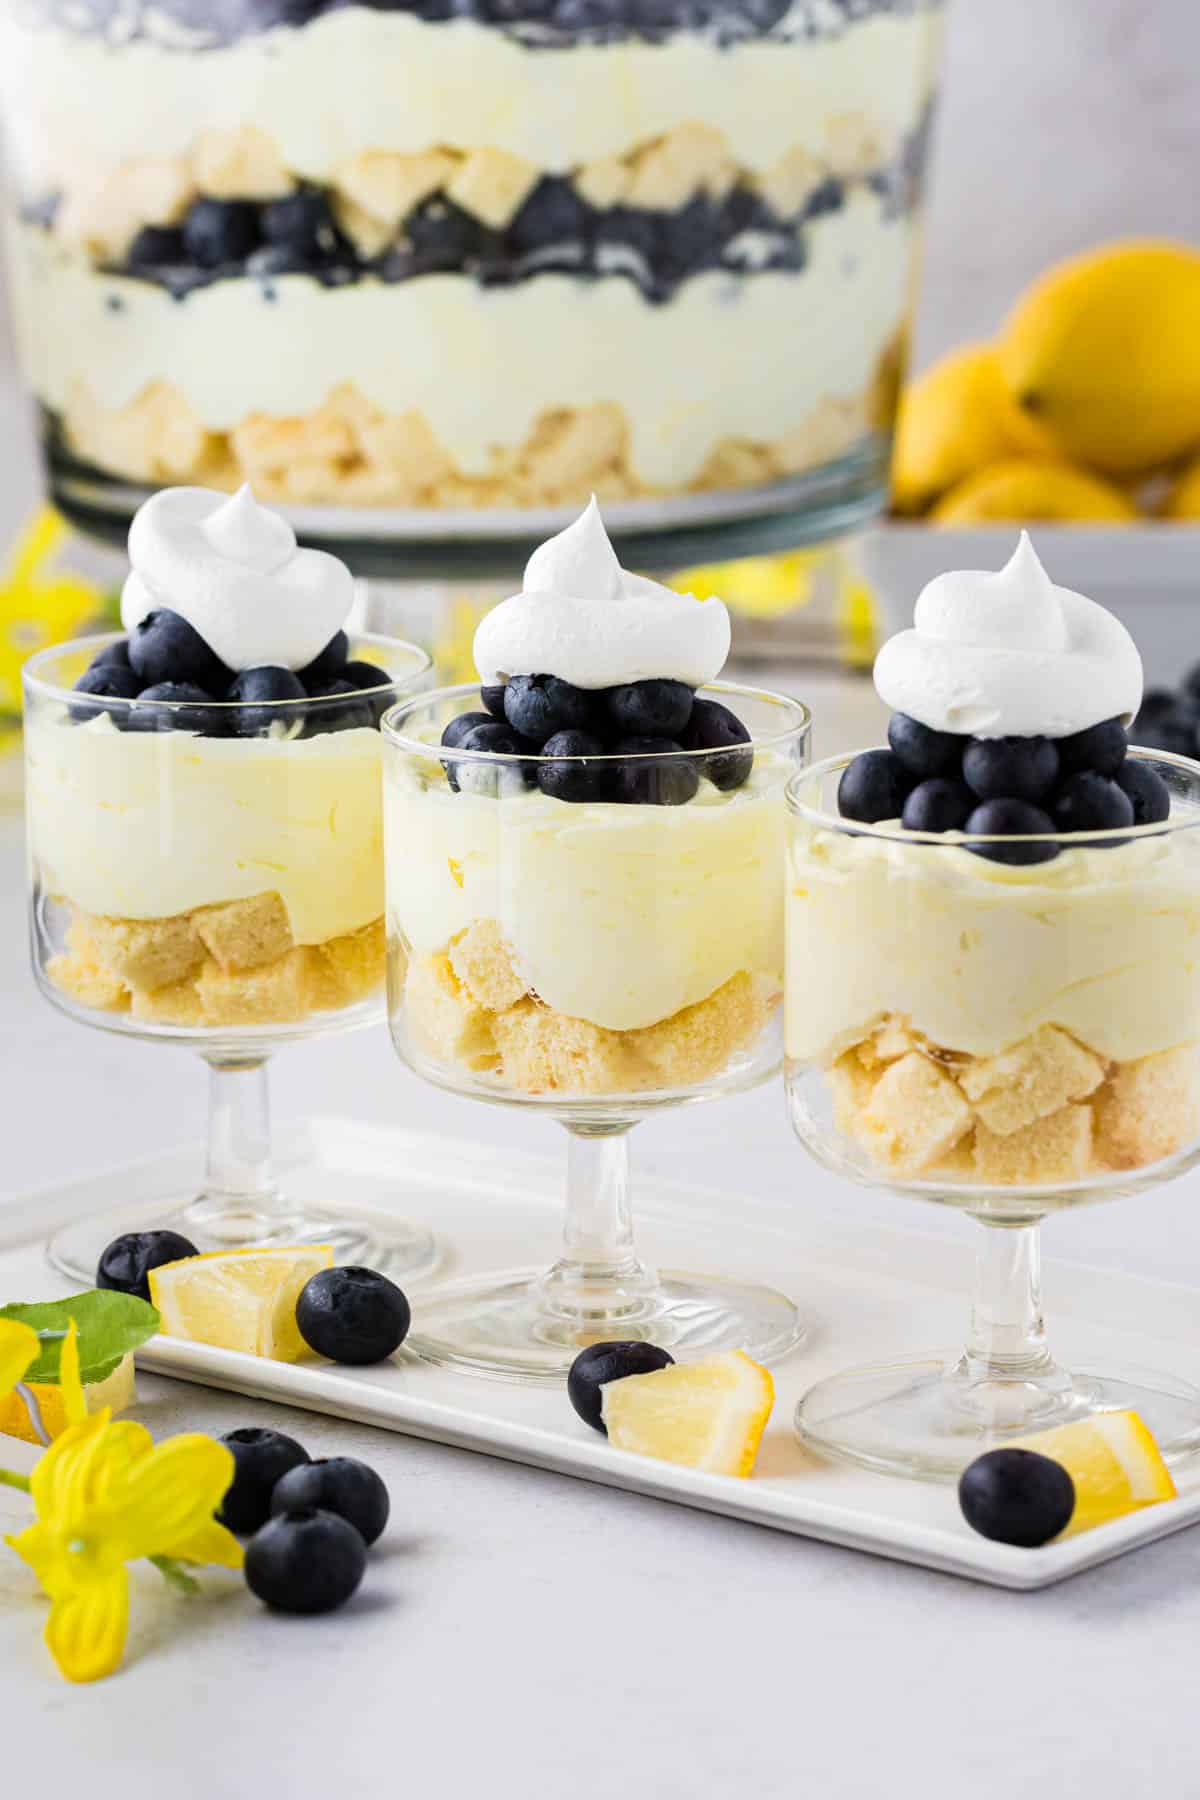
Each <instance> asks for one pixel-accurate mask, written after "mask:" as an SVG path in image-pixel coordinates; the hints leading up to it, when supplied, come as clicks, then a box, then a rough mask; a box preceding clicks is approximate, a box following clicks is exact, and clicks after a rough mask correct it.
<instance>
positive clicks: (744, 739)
mask: <svg viewBox="0 0 1200 1800" xmlns="http://www.w3.org/2000/svg"><path fill="white" fill-rule="evenodd" d="M679 741H680V743H681V744H682V745H683V747H684V749H685V750H704V751H714V750H720V751H725V750H727V751H728V755H722V756H712V755H706V756H704V757H703V758H702V759H701V761H700V762H699V763H698V764H697V767H698V769H699V771H700V773H701V774H702V775H705V776H707V777H708V779H709V781H711V782H712V784H713V786H714V787H717V788H720V790H721V792H722V793H723V794H728V793H732V792H733V790H734V788H740V787H741V786H742V785H743V784H744V783H745V782H747V781H748V780H749V779H750V775H751V772H752V771H753V768H754V752H753V750H748V749H742V748H740V747H739V746H741V745H744V744H749V742H750V733H749V732H748V731H747V729H746V727H745V726H744V725H743V724H742V721H741V720H740V719H739V718H738V716H737V714H736V713H734V712H730V710H729V708H728V707H727V706H722V704H721V702H720V701H719V700H706V699H704V698H703V696H700V697H698V698H697V699H695V700H694V701H693V702H692V716H691V718H690V719H689V720H688V722H687V725H686V727H685V728H684V732H683V735H682V737H681V738H680V740H679Z"/></svg>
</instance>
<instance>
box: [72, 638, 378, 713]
mask: <svg viewBox="0 0 1200 1800" xmlns="http://www.w3.org/2000/svg"><path fill="white" fill-rule="evenodd" d="M390 681H391V677H390V676H389V675H388V674H387V672H386V671H385V670H383V669H381V668H379V667H377V665H376V664H374V663H370V662H366V661H364V660H363V659H362V658H359V657H352V656H351V655H350V641H349V639H348V638H347V636H346V633H345V632H344V631H338V632H337V633H336V634H335V635H334V636H333V637H332V638H331V639H330V641H329V643H328V644H326V646H325V648H324V649H323V650H322V651H321V653H320V655H319V656H316V657H314V659H313V661H312V662H311V663H309V664H307V665H306V666H305V667H304V668H302V669H298V670H295V671H293V670H291V669H285V668H282V667H280V666H279V665H277V664H269V663H268V664H263V665H261V666H258V667H254V668H249V669H240V670H238V671H237V673H236V674H235V672H234V671H233V670H232V669H229V668H226V666H225V665H224V663H222V661H221V659H220V658H219V657H218V656H217V655H216V653H215V652H214V651H213V650H212V649H211V648H210V647H209V645H208V644H207V643H206V642H205V640H204V639H203V638H202V637H201V635H200V633H199V632H198V631H197V630H196V629H195V627H194V626H192V625H190V624H189V623H188V621H187V620H186V619H185V618H183V617H182V616H181V615H180V614H179V613H177V612H173V611H172V610H171V609H170V607H156V608H155V609H154V611H152V612H150V613H147V614H146V616H145V618H144V619H142V620H140V621H139V622H138V624H137V625H136V626H135V627H134V629H133V630H132V631H131V632H130V633H129V635H128V636H127V637H124V638H120V639H118V640H117V641H116V642H115V643H109V644H106V645H105V646H104V648H103V649H102V650H99V651H97V653H96V655H95V656H94V657H93V659H92V661H91V663H90V664H89V665H88V667H87V668H86V669H85V670H84V672H83V674H82V675H81V676H80V677H79V680H78V681H77V682H76V683H75V691H76V693H79V694H85V695H87V696H89V701H90V702H91V703H90V704H88V703H84V702H80V703H79V704H77V705H76V706H74V707H73V708H72V716H73V717H74V718H75V719H76V720H77V721H79V722H83V721H86V720H88V719H94V718H95V717H96V716H97V714H99V713H101V712H105V713H107V714H108V716H109V718H110V719H111V720H112V722H113V724H114V725H115V726H116V727H117V729H118V731H188V732H192V733H194V734H195V735H197V736H199V737H264V736H266V735H267V734H268V733H270V732H272V731H280V732H282V731H286V732H288V733H289V734H290V735H292V736H300V735H303V736H305V737H317V736H320V735H321V734H323V733H324V732H328V731H362V730H371V729H373V728H377V727H378V724H379V721H380V719H381V718H382V716H383V714H384V712H385V711H386V710H387V707H388V706H389V705H390V703H391V689H390V686H389V683H390ZM384 688H387V689H388V691H387V693H386V694H378V695H374V694H373V691H374V690H377V689H384ZM105 700H116V701H120V702H121V703H122V704H120V705H118V706H111V707H106V706H104V705H103V702H104V701H105ZM304 700H311V701H313V702H314V704H313V705H312V706H311V707H308V708H306V709H299V708H298V707H297V702H298V701H304ZM127 701H136V702H137V704H136V705H135V706H129V705H126V704H124V703H125V702H127Z"/></svg>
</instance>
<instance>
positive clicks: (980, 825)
mask: <svg viewBox="0 0 1200 1800" xmlns="http://www.w3.org/2000/svg"><path fill="white" fill-rule="evenodd" d="M964 829H965V830H967V831H969V832H970V834H971V836H972V837H998V838H1005V837H1049V836H1052V835H1053V833H1054V820H1053V819H1052V818H1051V817H1050V815H1049V814H1048V813H1044V812H1043V811H1042V810H1041V808H1040V807H1039V806H1031V805H1030V804H1029V802H1028V801H1027V800H985V801H984V803H983V805H982V806H977V807H976V808H975V811H974V812H973V813H972V814H971V816H970V818H969V819H968V820H967V823H966V826H965V827H964ZM971 849H972V850H974V851H975V853H976V855H978V856H986V857H987V858H988V859H989V861H991V862H1002V863H1016V864H1024V863H1040V862H1053V860H1054V858H1055V857H1056V856H1057V855H1058V845H1057V844H1003V843H1000V844H979V845H975V844H972V845H971Z"/></svg>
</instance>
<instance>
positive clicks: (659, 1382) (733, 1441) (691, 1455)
mask: <svg viewBox="0 0 1200 1800" xmlns="http://www.w3.org/2000/svg"><path fill="white" fill-rule="evenodd" d="M774 1401H775V1384H774V1382H773V1381H772V1380H771V1375H770V1371H769V1370H767V1369H764V1368H763V1367H762V1366H761V1364H759V1363H756V1362H752V1361H751V1359H750V1358H749V1357H748V1356H746V1355H744V1354H743V1353H742V1351H740V1350H731V1351H729V1352H728V1353H727V1354H726V1355H724V1356H714V1357H711V1358H710V1359H709V1360H708V1361H707V1362H699V1363H673V1364H672V1365H671V1366H670V1367H669V1368H666V1369H655V1370H654V1371H653V1372H652V1373H651V1374H649V1375H626V1376H624V1377H623V1378H622V1379H621V1380H619V1381H610V1382H608V1383H606V1385H605V1387H604V1389H603V1401H602V1407H603V1413H604V1423H605V1425H606V1427H607V1429H608V1438H609V1442H610V1443H611V1444H615V1445H616V1447H617V1449H618V1450H635V1451H636V1452H637V1453H638V1455H639V1456H657V1457H660V1458H661V1459H662V1460H663V1461H664V1462H672V1463H680V1464H682V1466H683V1467H684V1468H685V1469H704V1470H706V1471H707V1472H708V1473H709V1474H714V1475H749V1474H750V1473H751V1472H752V1470H753V1468H754V1459H755V1457H756V1456H757V1455H758V1446H759V1444H760V1442H761V1440H762V1434H763V1431H764V1429H765V1428H766V1423H767V1420H768V1419H769V1418H770V1416H771V1407H772V1405H773V1404H774Z"/></svg>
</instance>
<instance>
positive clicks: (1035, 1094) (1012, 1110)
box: [959, 1025, 1104, 1137]
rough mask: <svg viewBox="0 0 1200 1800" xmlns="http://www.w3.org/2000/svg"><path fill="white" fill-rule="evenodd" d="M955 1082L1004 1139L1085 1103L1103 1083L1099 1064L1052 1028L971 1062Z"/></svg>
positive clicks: (985, 1120) (983, 1118) (1061, 1032)
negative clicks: (1074, 1104)
mask: <svg viewBox="0 0 1200 1800" xmlns="http://www.w3.org/2000/svg"><path fill="white" fill-rule="evenodd" d="M959 1079H960V1081H961V1083H962V1090H963V1093H964V1094H965V1095H966V1096H967V1099H968V1100H970V1102H971V1103H972V1105H973V1107H974V1109H975V1111H976V1113H977V1114H978V1115H979V1117H980V1119H982V1121H983V1123H984V1124H985V1125H986V1126H987V1128H988V1130H989V1131H992V1132H996V1133H997V1134H998V1135H999V1136H1001V1137H1005V1136H1007V1135H1008V1134H1009V1133H1010V1132H1014V1131H1020V1130H1021V1129H1022V1128H1023V1127H1024V1126H1026V1125H1032V1124H1034V1122H1035V1121H1036V1120H1038V1119H1044V1118H1047V1117H1048V1116H1049V1115H1050V1114H1051V1113H1056V1112H1058V1111H1059V1110H1060V1109H1061V1108H1062V1107H1064V1106H1066V1105H1067V1103H1068V1102H1069V1101H1072V1100H1083V1099H1085V1098H1086V1097H1087V1095H1088V1094H1091V1093H1093V1092H1094V1091H1095V1089H1096V1088H1098V1087H1099V1086H1100V1083H1101V1082H1102V1081H1103V1080H1104V1064H1103V1063H1102V1062H1099V1061H1097V1059H1096V1058H1095V1057H1094V1056H1093V1055H1092V1054H1091V1052H1090V1051H1088V1050H1085V1049H1084V1048H1083V1046H1082V1045H1081V1044H1077V1043H1076V1042H1075V1039H1074V1038H1073V1037H1068V1035H1067V1033H1066V1032H1065V1031H1060V1030H1059V1029H1058V1027H1057V1026H1056V1025H1043V1026H1042V1027H1041V1028H1040V1029H1039V1030H1038V1031H1035V1032H1034V1033H1033V1035H1032V1036H1031V1037H1027V1038H1024V1039H1022V1041H1021V1042H1020V1043H1019V1044H1014V1045H1013V1047H1012V1048H1011V1049H1010V1050H1005V1051H1003V1052H1002V1054H1001V1055H999V1056H984V1057H978V1058H976V1059H975V1060H974V1061H972V1062H971V1063H969V1064H968V1065H967V1066H966V1068H965V1069H964V1070H963V1071H962V1074H961V1076H960V1077H959Z"/></svg>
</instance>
